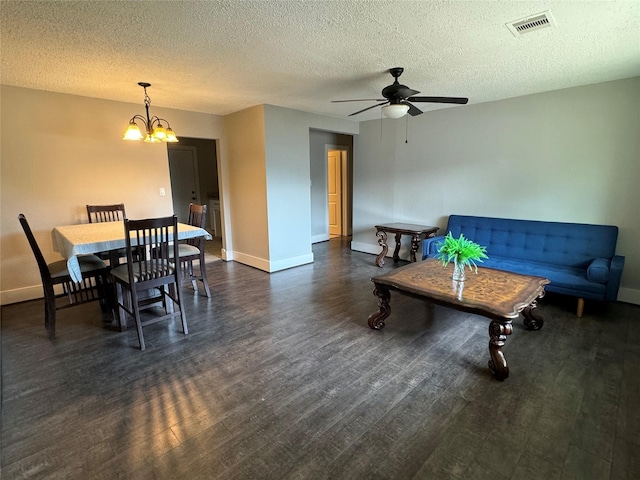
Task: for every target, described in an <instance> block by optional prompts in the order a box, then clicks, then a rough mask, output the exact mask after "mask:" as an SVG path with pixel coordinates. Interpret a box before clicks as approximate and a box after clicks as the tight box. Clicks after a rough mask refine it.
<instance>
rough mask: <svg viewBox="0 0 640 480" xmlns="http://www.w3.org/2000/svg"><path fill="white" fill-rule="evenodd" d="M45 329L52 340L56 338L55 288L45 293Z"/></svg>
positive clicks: (46, 290) (47, 289)
mask: <svg viewBox="0 0 640 480" xmlns="http://www.w3.org/2000/svg"><path fill="white" fill-rule="evenodd" d="M44 328H45V329H46V330H47V332H48V333H49V339H50V340H53V339H54V338H56V297H55V293H54V291H53V287H51V288H45V291H44Z"/></svg>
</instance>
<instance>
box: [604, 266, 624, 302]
mask: <svg viewBox="0 0 640 480" xmlns="http://www.w3.org/2000/svg"><path fill="white" fill-rule="evenodd" d="M623 267H624V257H623V256H622V255H614V257H613V258H612V259H611V266H610V267H609V281H608V282H607V290H606V292H605V294H604V299H605V300H611V301H615V300H617V299H618V290H619V289H620V279H621V278H622V269H623Z"/></svg>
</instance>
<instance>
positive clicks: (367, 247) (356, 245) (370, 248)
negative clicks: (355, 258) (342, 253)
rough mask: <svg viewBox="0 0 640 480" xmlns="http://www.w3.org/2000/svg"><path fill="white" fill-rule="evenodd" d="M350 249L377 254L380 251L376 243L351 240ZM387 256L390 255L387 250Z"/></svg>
mask: <svg viewBox="0 0 640 480" xmlns="http://www.w3.org/2000/svg"><path fill="white" fill-rule="evenodd" d="M351 250H355V251H356V252H364V253H372V254H373V255H378V254H379V253H380V251H381V248H380V246H378V245H371V244H370V243H362V242H351ZM387 256H390V255H389V252H387Z"/></svg>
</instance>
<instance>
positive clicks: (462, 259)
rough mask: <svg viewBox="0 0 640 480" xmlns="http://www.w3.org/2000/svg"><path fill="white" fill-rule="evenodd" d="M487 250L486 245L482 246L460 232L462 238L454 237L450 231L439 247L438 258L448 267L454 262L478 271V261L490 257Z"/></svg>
mask: <svg viewBox="0 0 640 480" xmlns="http://www.w3.org/2000/svg"><path fill="white" fill-rule="evenodd" d="M486 251H487V248H486V247H481V246H480V245H478V244H477V243H475V242H472V241H471V240H469V239H468V238H464V235H462V234H460V238H454V237H453V235H451V232H449V233H448V234H447V236H446V237H444V243H443V244H442V246H441V247H440V248H439V249H438V255H437V256H436V258H438V259H439V260H440V261H441V262H442V266H443V267H446V266H447V265H448V264H449V262H454V263H456V264H458V265H462V266H463V267H462V268H464V267H469V270H472V269H474V268H475V271H476V273H478V265H476V262H482V259H483V258H489V257H488V256H487V253H486Z"/></svg>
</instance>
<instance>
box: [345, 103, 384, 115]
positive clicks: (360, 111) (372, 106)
mask: <svg viewBox="0 0 640 480" xmlns="http://www.w3.org/2000/svg"><path fill="white" fill-rule="evenodd" d="M387 103H389V102H388V101H387V102H382V103H378V104H377V105H371V106H370V107H367V108H363V109H362V110H358V111H357V112H354V113H350V114H349V116H350V117H352V116H354V115H358V114H359V113H362V112H366V111H367V110H371V109H372V108H376V107H379V106H381V105H386V104H387Z"/></svg>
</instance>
